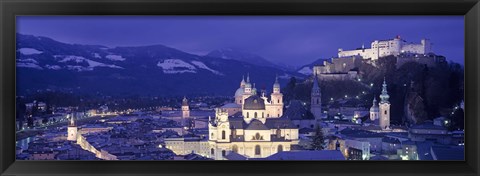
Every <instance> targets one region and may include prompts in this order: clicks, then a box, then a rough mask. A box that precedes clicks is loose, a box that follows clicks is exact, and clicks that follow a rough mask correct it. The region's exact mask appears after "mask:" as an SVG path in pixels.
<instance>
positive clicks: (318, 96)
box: [310, 74, 322, 119]
mask: <svg viewBox="0 0 480 176" xmlns="http://www.w3.org/2000/svg"><path fill="white" fill-rule="evenodd" d="M310 112H312V114H313V116H314V117H315V119H320V118H322V93H321V92H320V86H319V85H318V78H317V75H316V74H315V75H314V77H313V86H312V93H311V102H310Z"/></svg>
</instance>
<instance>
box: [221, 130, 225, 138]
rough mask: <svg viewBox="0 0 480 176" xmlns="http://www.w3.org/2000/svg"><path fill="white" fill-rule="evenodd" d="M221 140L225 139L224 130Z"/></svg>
mask: <svg viewBox="0 0 480 176" xmlns="http://www.w3.org/2000/svg"><path fill="white" fill-rule="evenodd" d="M222 139H225V130H223V131H222Z"/></svg>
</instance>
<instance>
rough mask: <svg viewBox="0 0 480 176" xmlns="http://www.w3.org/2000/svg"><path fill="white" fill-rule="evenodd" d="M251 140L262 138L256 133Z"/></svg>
mask: <svg viewBox="0 0 480 176" xmlns="http://www.w3.org/2000/svg"><path fill="white" fill-rule="evenodd" d="M252 140H263V136H260V133H257V134H255V136H253V137H252Z"/></svg>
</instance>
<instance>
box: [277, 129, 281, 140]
mask: <svg viewBox="0 0 480 176" xmlns="http://www.w3.org/2000/svg"><path fill="white" fill-rule="evenodd" d="M276 135H277V138H280V137H282V130H280V129H277V131H276Z"/></svg>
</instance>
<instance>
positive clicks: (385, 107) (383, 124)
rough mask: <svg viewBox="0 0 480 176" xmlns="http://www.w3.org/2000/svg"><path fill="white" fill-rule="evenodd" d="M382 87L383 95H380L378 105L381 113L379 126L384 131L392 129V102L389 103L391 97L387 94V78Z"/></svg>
mask: <svg viewBox="0 0 480 176" xmlns="http://www.w3.org/2000/svg"><path fill="white" fill-rule="evenodd" d="M382 86H383V88H382V94H381V95H380V103H379V104H378V105H379V111H380V112H379V115H380V118H379V125H380V128H382V130H385V129H390V102H389V101H388V99H389V98H390V96H389V95H388V92H387V83H386V81H385V78H383V84H382Z"/></svg>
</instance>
